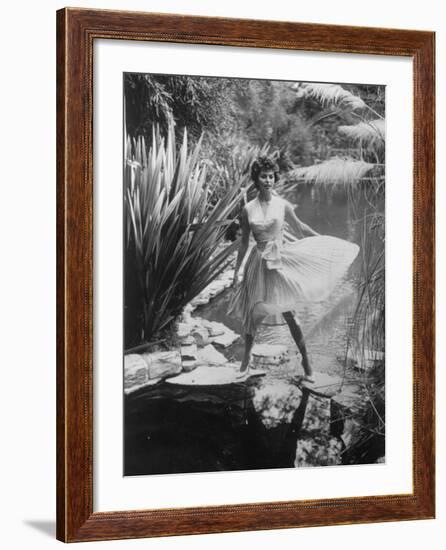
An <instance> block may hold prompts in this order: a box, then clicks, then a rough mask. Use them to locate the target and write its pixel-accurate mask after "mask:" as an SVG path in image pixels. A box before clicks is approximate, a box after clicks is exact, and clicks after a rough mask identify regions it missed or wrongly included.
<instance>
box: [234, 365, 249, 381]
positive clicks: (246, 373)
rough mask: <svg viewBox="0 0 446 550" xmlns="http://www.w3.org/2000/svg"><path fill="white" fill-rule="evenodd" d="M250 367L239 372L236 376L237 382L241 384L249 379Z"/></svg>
mask: <svg viewBox="0 0 446 550" xmlns="http://www.w3.org/2000/svg"><path fill="white" fill-rule="evenodd" d="M249 374H250V373H249V366H247V367H246V368H245V369H243V370H241V368H240V370H239V371H238V373H237V374H236V376H235V378H236V380H238V381H239V382H240V381H242V380H246V379H247V378H248V377H249Z"/></svg>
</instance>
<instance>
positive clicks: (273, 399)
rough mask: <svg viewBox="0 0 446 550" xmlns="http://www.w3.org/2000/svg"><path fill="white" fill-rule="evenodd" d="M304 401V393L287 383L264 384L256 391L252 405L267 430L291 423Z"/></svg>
mask: <svg viewBox="0 0 446 550" xmlns="http://www.w3.org/2000/svg"><path fill="white" fill-rule="evenodd" d="M301 400H302V392H301V391H300V390H299V389H298V388H297V387H296V386H294V385H292V384H289V383H287V382H285V381H275V382H274V384H271V383H267V382H266V383H264V384H262V385H261V386H260V387H259V388H255V389H254V395H253V399H252V403H253V406H254V409H255V411H256V413H257V414H258V415H259V417H260V420H261V421H262V424H263V425H264V426H265V428H268V429H270V428H275V427H277V426H278V425H279V424H284V423H290V422H291V421H292V419H293V416H294V413H295V412H296V410H297V408H298V407H299V405H300V402H301Z"/></svg>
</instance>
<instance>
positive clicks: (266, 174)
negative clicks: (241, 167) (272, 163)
mask: <svg viewBox="0 0 446 550" xmlns="http://www.w3.org/2000/svg"><path fill="white" fill-rule="evenodd" d="M274 183H275V177H274V172H273V171H272V170H262V171H261V172H260V174H259V176H258V178H257V189H258V190H259V191H260V192H261V193H262V194H268V193H271V191H272V190H273V188H274Z"/></svg>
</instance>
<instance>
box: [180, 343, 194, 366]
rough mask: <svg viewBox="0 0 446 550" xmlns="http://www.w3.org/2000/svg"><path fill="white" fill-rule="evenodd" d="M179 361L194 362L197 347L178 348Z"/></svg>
mask: <svg viewBox="0 0 446 550" xmlns="http://www.w3.org/2000/svg"><path fill="white" fill-rule="evenodd" d="M180 353H181V359H182V361H183V363H184V361H196V359H197V346H196V344H192V345H190V346H181V348H180Z"/></svg>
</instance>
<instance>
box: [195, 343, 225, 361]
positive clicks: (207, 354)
mask: <svg viewBox="0 0 446 550" xmlns="http://www.w3.org/2000/svg"><path fill="white" fill-rule="evenodd" d="M198 361H199V363H201V364H204V365H223V364H224V363H227V362H228V360H227V359H226V357H225V356H224V355H223V354H222V353H220V352H219V351H217V350H216V349H215V348H214V346H213V345H212V344H208V345H207V346H205V347H204V348H201V349H199V350H198Z"/></svg>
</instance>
